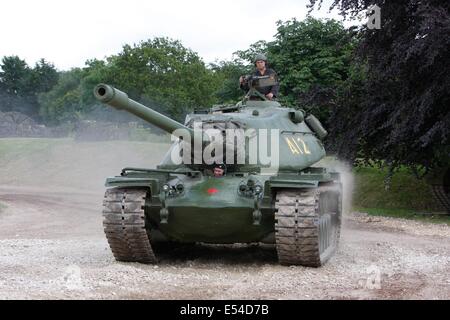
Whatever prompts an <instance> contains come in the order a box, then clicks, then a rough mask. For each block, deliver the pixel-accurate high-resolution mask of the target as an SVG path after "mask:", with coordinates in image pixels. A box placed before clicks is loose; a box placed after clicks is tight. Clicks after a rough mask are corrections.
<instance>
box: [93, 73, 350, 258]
mask: <svg viewBox="0 0 450 320" xmlns="http://www.w3.org/2000/svg"><path fill="white" fill-rule="evenodd" d="M272 80H273V79H267V78H266V77H258V78H256V77H255V78H252V79H250V80H249V81H250V82H251V85H250V91H249V92H248V94H247V95H246V96H245V97H244V99H243V100H242V101H240V102H238V103H237V104H236V105H225V106H214V107H212V108H211V109H210V110H207V111H202V112H194V113H191V114H188V115H187V116H186V120H185V124H181V123H179V122H177V121H174V120H173V119H170V118H168V117H166V116H164V115H162V114H160V113H158V112H156V111H154V110H152V109H150V108H148V107H146V106H144V105H142V104H140V103H138V102H136V101H133V100H131V99H129V98H128V96H127V95H126V94H125V93H123V92H121V91H119V90H117V89H115V88H113V87H111V86H109V85H106V84H99V85H97V86H96V87H95V89H94V94H95V97H96V98H97V99H98V100H99V101H101V102H103V103H105V104H108V105H109V106H112V107H114V108H116V109H119V110H125V111H128V112H130V113H132V114H134V115H136V116H137V117H139V118H141V119H144V120H145V121H147V122H149V123H151V124H153V125H155V126H157V127H159V128H161V129H163V130H165V131H167V132H169V133H171V134H172V137H173V138H174V142H173V143H172V145H171V146H170V148H169V150H168V152H167V154H166V156H165V157H164V159H163V160H162V162H161V163H160V165H158V166H157V167H156V168H154V169H145V168H124V169H122V172H121V174H120V175H118V176H115V177H110V178H107V180H106V187H107V190H106V193H105V198H104V203H103V206H104V207H103V216H104V222H103V225H104V231H105V234H106V237H107V240H108V243H109V245H110V247H111V250H112V252H113V254H114V257H115V258H116V259H117V260H119V261H133V262H141V263H156V262H157V261H158V257H157V255H155V250H154V247H155V246H157V245H158V243H160V242H166V243H181V244H182V243H191V244H192V243H208V244H231V243H270V244H274V245H275V248H276V251H277V255H278V259H279V262H280V263H281V264H284V265H303V266H312V267H318V266H321V265H323V264H324V263H325V262H326V261H327V260H328V259H329V258H330V257H331V256H332V255H333V253H334V252H335V250H336V248H337V245H338V240H339V235H340V226H341V215H342V184H341V181H340V175H339V173H337V172H332V171H330V170H328V169H327V168H322V167H315V166H313V165H314V164H315V163H317V162H318V161H319V160H321V159H322V158H323V157H324V156H325V150H324V147H323V145H322V142H321V140H322V139H323V138H324V137H325V136H326V134H327V132H326V131H325V130H324V129H323V127H322V126H321V124H320V122H319V121H318V120H317V119H316V118H315V117H314V116H313V115H306V114H305V112H304V111H303V110H298V109H293V108H287V107H283V106H281V105H280V103H278V102H277V101H270V100H267V99H266V98H265V97H264V96H262V95H261V94H260V93H259V92H258V90H257V89H258V87H260V86H265V85H268V84H270V81H272ZM175 138H177V139H175Z"/></svg>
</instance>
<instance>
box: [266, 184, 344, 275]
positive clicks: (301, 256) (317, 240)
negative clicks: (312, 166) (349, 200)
mask: <svg viewBox="0 0 450 320" xmlns="http://www.w3.org/2000/svg"><path fill="white" fill-rule="evenodd" d="M341 211H342V205H341V192H340V189H339V188H338V187H337V186H321V187H319V188H317V189H304V190H295V191H294V190H280V191H278V192H277V194H276V198H275V239H276V248H277V253H278V259H279V261H280V263H281V264H284V265H302V266H310V267H319V266H321V265H323V264H324V263H325V262H326V261H327V260H328V259H329V258H330V257H331V256H332V255H333V254H334V252H335V251H336V248H337V245H338V241H339V236H340V228H341Z"/></svg>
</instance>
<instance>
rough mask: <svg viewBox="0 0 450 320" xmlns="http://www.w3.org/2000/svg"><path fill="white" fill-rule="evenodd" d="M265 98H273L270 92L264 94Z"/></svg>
mask: <svg viewBox="0 0 450 320" xmlns="http://www.w3.org/2000/svg"><path fill="white" fill-rule="evenodd" d="M266 98H267V99H269V100H272V98H273V93H272V92H269V93H268V94H266Z"/></svg>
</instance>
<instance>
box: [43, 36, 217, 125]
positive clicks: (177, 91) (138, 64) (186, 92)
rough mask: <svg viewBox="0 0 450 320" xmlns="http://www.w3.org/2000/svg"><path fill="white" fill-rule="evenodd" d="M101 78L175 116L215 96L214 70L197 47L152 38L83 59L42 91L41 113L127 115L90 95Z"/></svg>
mask: <svg viewBox="0 0 450 320" xmlns="http://www.w3.org/2000/svg"><path fill="white" fill-rule="evenodd" d="M73 77H75V78H73ZM100 82H104V83H108V84H111V85H113V86H115V87H117V88H118V89H120V90H122V91H124V92H126V93H127V94H128V95H129V97H130V98H132V99H134V100H137V101H140V102H142V103H144V104H146V105H148V106H149V107H151V108H154V109H156V110H157V111H159V112H162V113H165V114H167V115H169V116H171V117H173V118H175V119H177V120H179V121H183V118H184V115H185V114H186V113H187V112H189V111H191V110H193V109H194V108H196V107H200V108H201V107H208V106H211V105H212V104H213V103H214V102H215V101H216V100H217V99H216V97H215V96H214V92H216V90H217V89H218V82H217V76H216V75H215V74H214V71H213V70H211V69H208V68H207V67H206V66H205V64H204V63H203V61H202V60H201V59H200V57H199V56H198V55H197V53H195V52H193V51H192V50H190V49H188V48H185V47H184V46H183V45H182V44H181V42H179V41H175V40H171V39H168V38H154V39H150V40H147V41H142V42H140V43H139V44H135V45H133V46H131V45H125V46H124V47H123V49H122V51H121V52H119V53H118V54H116V55H112V56H109V57H107V58H106V59H105V60H97V59H94V60H88V61H87V62H86V67H85V68H83V69H80V70H76V71H75V70H74V71H73V72H72V73H69V74H66V75H65V76H64V77H61V79H60V82H59V83H58V85H57V86H56V87H55V88H54V90H52V91H51V92H49V93H48V94H45V95H43V96H42V99H41V100H40V102H41V111H42V112H41V114H42V115H43V116H45V117H46V119H47V120H48V121H53V123H58V122H60V121H63V119H66V118H65V116H66V115H68V114H66V113H75V114H76V117H80V118H85V117H99V118H101V119H115V120H117V115H120V118H121V119H122V120H125V121H129V120H130V118H129V117H127V116H124V115H123V113H120V114H118V113H117V112H113V110H110V108H105V107H104V106H102V105H100V104H99V103H98V102H97V101H96V100H95V99H94V97H93V93H92V92H93V91H92V90H93V88H94V86H95V85H96V84H98V83H100ZM75 101H76V103H75ZM61 110H65V112H62V111H61ZM60 111H61V112H60ZM74 116H75V115H74ZM131 119H135V118H131Z"/></svg>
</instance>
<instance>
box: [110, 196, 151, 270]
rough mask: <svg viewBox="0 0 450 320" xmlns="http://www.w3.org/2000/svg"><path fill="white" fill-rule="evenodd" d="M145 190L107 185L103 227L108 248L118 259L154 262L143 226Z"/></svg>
mask: <svg viewBox="0 0 450 320" xmlns="http://www.w3.org/2000/svg"><path fill="white" fill-rule="evenodd" d="M146 195H147V191H146V190H139V189H126V188H113V189H108V190H107V191H106V193H105V199H104V201H103V218H104V219H103V228H104V231H105V234H106V238H107V240H108V243H109V246H110V248H111V251H112V253H113V255H114V257H115V258H116V260H118V261H127V262H141V263H155V262H156V257H155V254H154V253H153V250H152V247H151V244H150V239H149V236H148V234H147V230H146V228H145V213H144V206H145V199H146Z"/></svg>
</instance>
